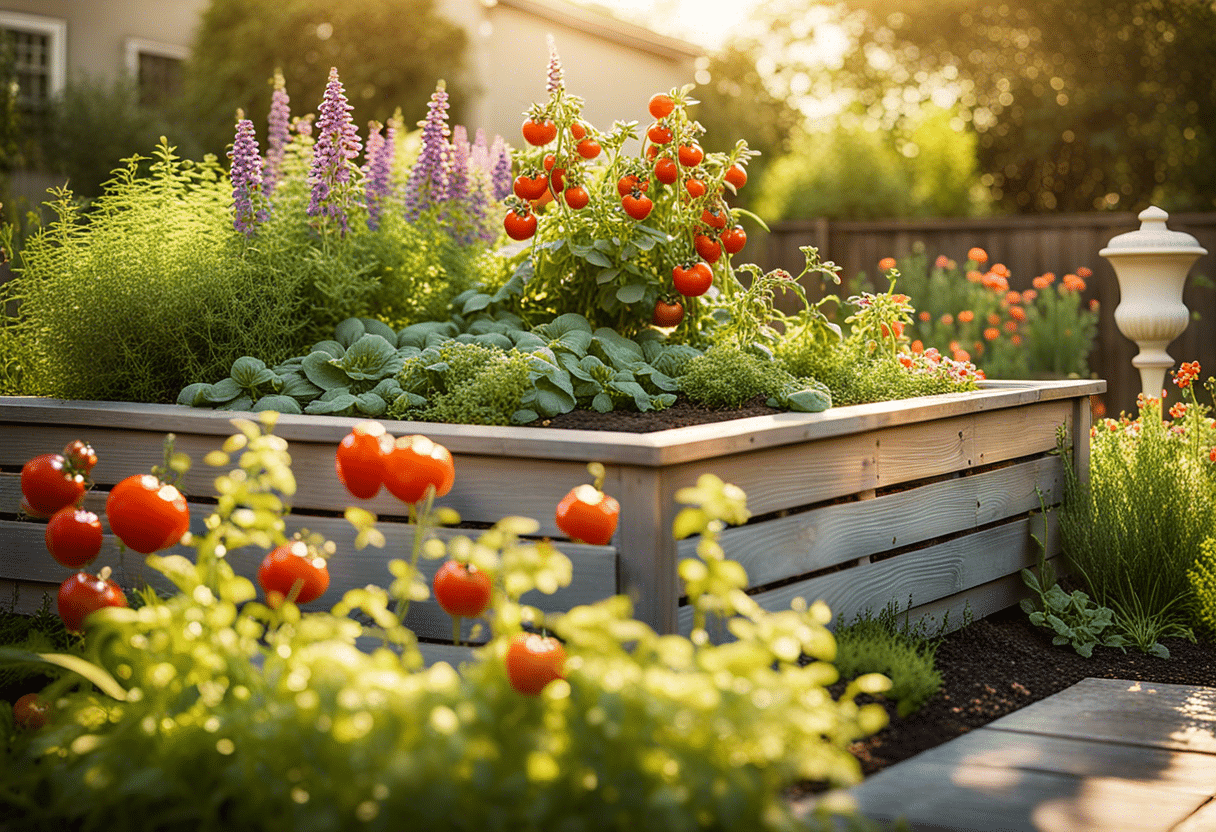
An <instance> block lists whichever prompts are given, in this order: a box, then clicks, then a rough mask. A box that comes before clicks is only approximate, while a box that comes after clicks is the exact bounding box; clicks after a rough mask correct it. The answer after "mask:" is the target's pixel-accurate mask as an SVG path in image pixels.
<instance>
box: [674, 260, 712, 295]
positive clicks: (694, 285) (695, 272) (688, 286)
mask: <svg viewBox="0 0 1216 832" xmlns="http://www.w3.org/2000/svg"><path fill="white" fill-rule="evenodd" d="M671 280H672V283H674V284H675V287H676V291H677V292H679V293H680V294H681V295H684V296H686V297H690V298H695V297H697V296H699V295H703V294H705V293H706V292H708V291H709V287H710V286H712V285H713V282H714V273H713V270H712V269H710V267H709V265H708V264H706V263H703V262H698V263H694V264H693V265H691V266H689V267H688V268H686V269H684V268H681V267H679V266H676V267H675V268H674V269H672V272H671Z"/></svg>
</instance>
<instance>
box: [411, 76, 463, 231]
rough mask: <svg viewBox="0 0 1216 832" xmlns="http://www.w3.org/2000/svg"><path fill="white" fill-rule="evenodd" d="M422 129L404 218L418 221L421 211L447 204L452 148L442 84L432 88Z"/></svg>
mask: <svg viewBox="0 0 1216 832" xmlns="http://www.w3.org/2000/svg"><path fill="white" fill-rule="evenodd" d="M419 126H421V127H422V150H421V151H420V152H419V154H418V159H417V161H415V162H414V167H413V168H412V169H411V170H410V178H409V182H408V183H407V185H406V189H405V218H406V219H407V220H409V221H410V222H413V221H415V220H417V219H418V217H419V215H421V214H422V212H423V211H425V210H427V209H429V208H433V207H435V206H437V205H440V204H441V203H444V202H446V201H447V200H448V194H449V190H448V187H449V185H448V176H449V171H450V169H451V164H452V162H451V159H452V156H451V147H450V146H449V144H448V94H447V90H446V88H445V85H444V83H443V81H440V82H439V84H438V85H437V86H436V87H435V92H434V93H432V94H431V103H430V104H429V105H428V109H427V114H426V120H425V121H421V122H419Z"/></svg>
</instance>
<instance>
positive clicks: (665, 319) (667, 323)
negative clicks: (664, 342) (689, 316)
mask: <svg viewBox="0 0 1216 832" xmlns="http://www.w3.org/2000/svg"><path fill="white" fill-rule="evenodd" d="M682 320H684V304H682V303H680V302H679V301H678V300H667V299H665V298H659V299H658V300H656V301H655V302H654V313H653V314H652V315H651V317H650V322H651V323H653V324H654V325H655V326H657V327H661V328H663V329H670V328H671V327H673V326H679V325H680V321H682Z"/></svg>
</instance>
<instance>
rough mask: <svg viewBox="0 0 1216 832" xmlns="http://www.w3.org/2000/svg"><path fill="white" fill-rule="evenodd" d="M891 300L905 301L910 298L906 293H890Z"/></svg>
mask: <svg viewBox="0 0 1216 832" xmlns="http://www.w3.org/2000/svg"><path fill="white" fill-rule="evenodd" d="M891 300H893V301H895V302H896V303H907V302H908V301H909V300H911V298H909V297H908V296H907V295H891Z"/></svg>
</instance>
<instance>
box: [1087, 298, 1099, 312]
mask: <svg viewBox="0 0 1216 832" xmlns="http://www.w3.org/2000/svg"><path fill="white" fill-rule="evenodd" d="M1089 311H1090V312H1097V311H1098V299H1097V298H1090V301H1089Z"/></svg>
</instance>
